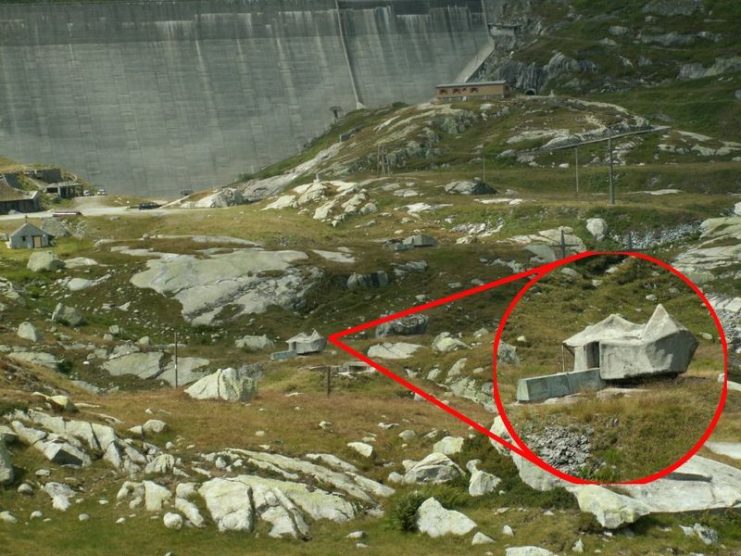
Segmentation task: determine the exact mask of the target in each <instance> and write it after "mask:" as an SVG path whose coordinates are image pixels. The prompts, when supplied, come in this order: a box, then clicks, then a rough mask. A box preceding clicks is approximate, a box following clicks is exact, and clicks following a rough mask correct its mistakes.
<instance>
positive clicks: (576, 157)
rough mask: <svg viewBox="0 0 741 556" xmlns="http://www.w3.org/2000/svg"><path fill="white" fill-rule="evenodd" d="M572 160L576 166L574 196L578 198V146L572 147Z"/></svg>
mask: <svg viewBox="0 0 741 556" xmlns="http://www.w3.org/2000/svg"><path fill="white" fill-rule="evenodd" d="M574 160H575V166H576V198H577V199H578V198H579V147H576V148H575V149H574Z"/></svg>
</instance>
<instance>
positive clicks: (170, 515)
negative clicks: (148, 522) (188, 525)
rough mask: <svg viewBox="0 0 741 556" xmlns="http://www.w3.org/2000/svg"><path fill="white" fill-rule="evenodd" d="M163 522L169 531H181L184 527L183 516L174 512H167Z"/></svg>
mask: <svg viewBox="0 0 741 556" xmlns="http://www.w3.org/2000/svg"><path fill="white" fill-rule="evenodd" d="M162 521H163V522H164V524H165V527H167V528H168V529H175V530H179V529H181V528H182V527H183V516H181V515H180V514H176V513H174V512H167V513H166V514H165V515H164V517H163V518H162Z"/></svg>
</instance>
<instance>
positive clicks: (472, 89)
mask: <svg viewBox="0 0 741 556" xmlns="http://www.w3.org/2000/svg"><path fill="white" fill-rule="evenodd" d="M471 92H472V93H478V92H479V88H478V87H471Z"/></svg>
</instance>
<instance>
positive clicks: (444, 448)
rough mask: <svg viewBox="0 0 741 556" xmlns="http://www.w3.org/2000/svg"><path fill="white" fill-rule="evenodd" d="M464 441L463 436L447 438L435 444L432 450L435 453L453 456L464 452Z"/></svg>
mask: <svg viewBox="0 0 741 556" xmlns="http://www.w3.org/2000/svg"><path fill="white" fill-rule="evenodd" d="M463 440H464V439H463V437H461V436H446V437H445V438H442V439H441V440H438V441H437V442H435V444H434V445H433V446H432V449H433V451H435V452H439V453H441V454H445V455H446V456H452V455H454V454H458V453H460V452H461V450H463Z"/></svg>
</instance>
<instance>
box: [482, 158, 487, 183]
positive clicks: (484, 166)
mask: <svg viewBox="0 0 741 556" xmlns="http://www.w3.org/2000/svg"><path fill="white" fill-rule="evenodd" d="M481 167H482V171H481V174H482V177H481V180H482V181H483V182H484V183H486V153H485V152H483V151H482V153H481Z"/></svg>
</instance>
